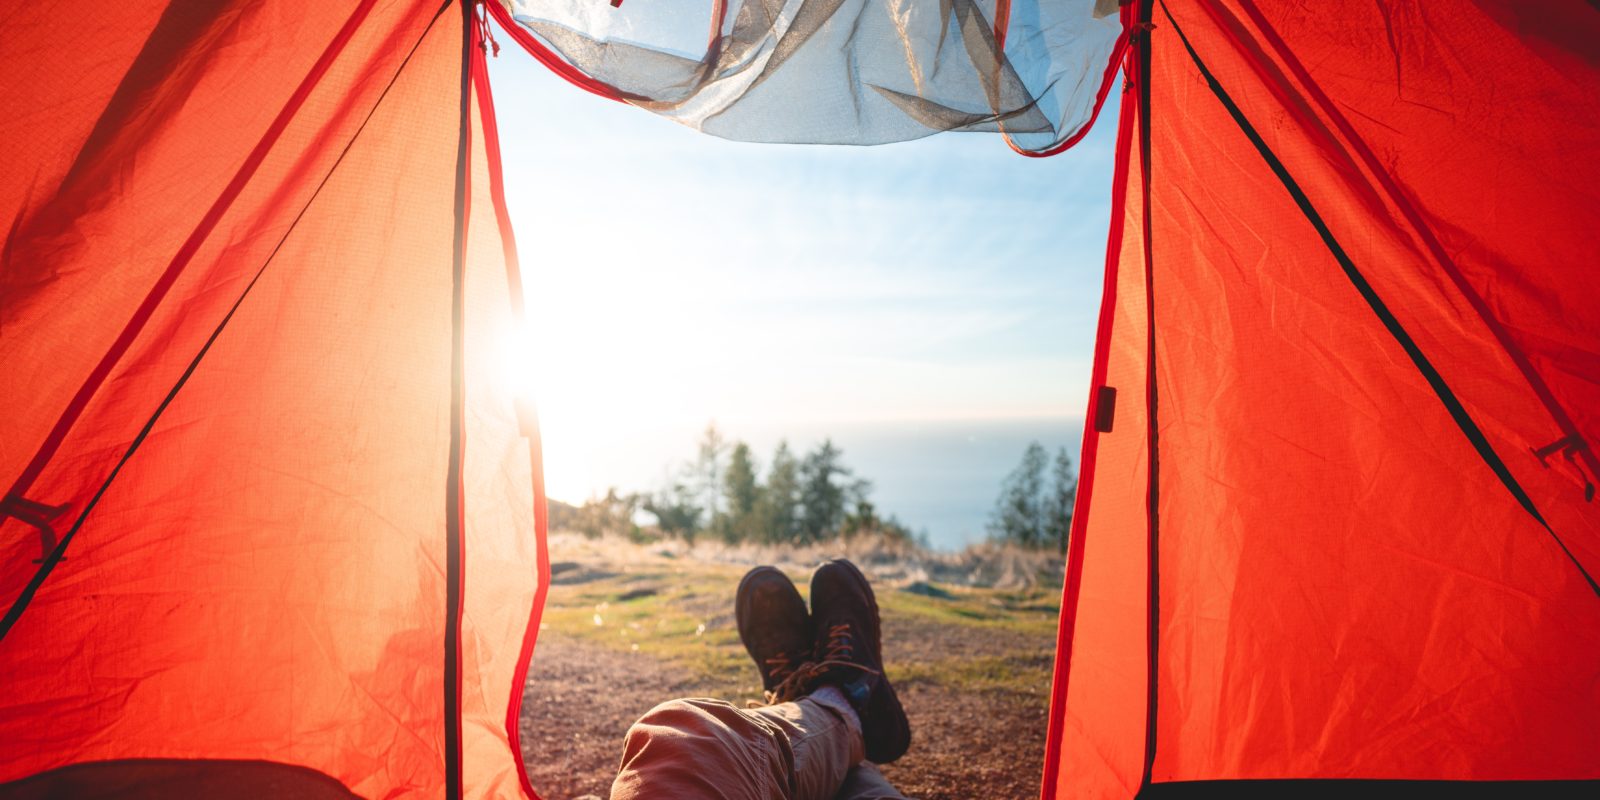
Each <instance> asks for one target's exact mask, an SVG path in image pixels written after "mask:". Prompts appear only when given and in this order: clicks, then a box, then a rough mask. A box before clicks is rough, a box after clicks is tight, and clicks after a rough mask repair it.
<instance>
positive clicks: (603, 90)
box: [483, 3, 627, 102]
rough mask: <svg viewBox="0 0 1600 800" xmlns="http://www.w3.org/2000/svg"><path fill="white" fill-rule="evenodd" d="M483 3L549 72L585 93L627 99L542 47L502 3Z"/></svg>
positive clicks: (512, 36) (504, 29)
mask: <svg viewBox="0 0 1600 800" xmlns="http://www.w3.org/2000/svg"><path fill="white" fill-rule="evenodd" d="M483 5H484V7H485V8H487V9H489V13H490V14H491V15H493V16H494V21H495V22H498V23H500V29H501V30H503V31H505V32H506V34H507V35H509V36H510V37H511V38H512V39H514V40H516V42H517V44H520V45H522V47H523V49H525V50H527V51H528V52H529V53H530V54H532V55H533V57H534V58H536V59H539V63H540V64H543V65H545V67H546V68H548V69H549V70H550V71H551V72H554V73H555V74H557V75H560V76H561V77H563V78H565V79H566V80H567V82H568V83H570V84H572V85H573V86H576V87H578V88H579V89H582V90H584V91H586V92H591V93H593V94H597V95H600V96H601V97H604V98H606V99H608V100H616V101H618V102H627V95H626V94H624V93H623V92H622V91H621V90H620V89H617V88H616V87H615V86H612V85H610V84H607V83H602V82H600V81H597V80H595V79H594V78H591V77H589V76H588V75H585V74H583V73H582V72H581V71H579V70H578V68H577V67H574V66H572V65H571V64H568V63H567V62H566V60H565V59H563V58H562V57H561V56H558V55H556V54H555V53H554V52H551V50H550V48H548V47H545V46H544V44H543V43H541V42H540V41H539V40H538V39H537V38H535V37H534V35H533V34H531V33H529V32H528V29H527V28H524V27H522V26H521V25H518V24H517V21H516V20H514V19H512V18H511V13H510V12H508V11H506V9H505V7H504V6H502V5H500V4H499V3H484V4H483Z"/></svg>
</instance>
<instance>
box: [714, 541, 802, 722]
mask: <svg viewBox="0 0 1600 800" xmlns="http://www.w3.org/2000/svg"><path fill="white" fill-rule="evenodd" d="M733 608H734V612H733V613H734V618H735V619H736V620H737V621H738V623H739V641H741V642H744V649H745V652H747V653H749V654H750V658H752V659H754V660H755V662H756V669H758V670H760V671H761V689H762V693H763V695H764V696H765V697H766V700H767V702H768V703H780V702H783V701H785V700H792V699H794V697H792V696H790V695H793V694H794V690H793V688H792V687H793V686H795V685H796V682H795V681H793V680H791V678H792V677H793V676H794V675H795V671H796V670H797V669H798V668H799V667H800V665H801V663H803V662H805V661H806V660H807V659H809V658H811V640H812V635H811V615H810V614H807V613H806V601H804V600H802V599H800V591H799V590H798V589H796V588H794V581H791V580H789V576H787V575H785V574H783V573H782V572H780V571H779V570H778V569H777V568H775V567H756V568H755V569H753V570H750V571H749V572H747V573H745V576H744V580H741V581H739V592H738V594H736V595H735V596H734V603H733ZM784 687H791V688H784Z"/></svg>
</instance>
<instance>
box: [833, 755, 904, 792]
mask: <svg viewBox="0 0 1600 800" xmlns="http://www.w3.org/2000/svg"><path fill="white" fill-rule="evenodd" d="M833 800H906V796H905V795H903V794H901V793H900V792H899V790H897V789H895V788H894V786H893V785H892V784H890V783H889V779H888V778H885V777H883V773H882V772H879V771H878V768H877V767H876V766H875V765H873V763H872V762H870V761H863V762H861V763H859V764H857V765H855V766H854V767H851V768H850V772H849V774H847V775H845V778H844V785H842V786H840V787H839V792H838V793H837V794H835V795H834V796H833Z"/></svg>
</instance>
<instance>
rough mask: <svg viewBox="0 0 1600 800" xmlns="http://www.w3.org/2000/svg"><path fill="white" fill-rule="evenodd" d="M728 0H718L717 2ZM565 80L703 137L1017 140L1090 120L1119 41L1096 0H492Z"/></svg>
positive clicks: (1119, 27) (1108, 10) (1116, 23)
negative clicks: (963, 134) (992, 136)
mask: <svg viewBox="0 0 1600 800" xmlns="http://www.w3.org/2000/svg"><path fill="white" fill-rule="evenodd" d="M730 5H731V7H730ZM490 8H491V10H492V11H493V12H494V13H495V14H496V16H497V18H498V19H499V20H500V21H501V23H502V24H504V25H505V26H506V28H507V30H509V31H510V32H511V33H512V35H513V38H515V39H516V40H517V41H518V42H519V43H521V44H522V45H523V46H524V47H526V48H527V49H528V50H529V51H530V52H532V53H533V54H534V55H536V56H538V57H539V58H540V59H541V60H542V61H544V62H545V63H546V64H548V65H550V66H551V67H552V68H553V69H555V70H556V71H557V72H558V73H560V74H562V75H564V76H566V77H568V78H569V79H570V80H572V81H573V82H574V83H577V84H578V85H580V86H582V87H584V88H586V89H588V90H590V91H593V92H595V93H597V94H600V95H603V96H606V97H610V98H613V99H617V100H624V101H626V102H629V103H632V104H634V105H637V106H639V107H641V108H644V109H647V110H649V111H652V112H654V113H656V114H660V115H662V116H664V117H667V118H668V119H672V120H674V121H676V122H679V123H682V124H684V125H688V126H690V127H692V128H695V129H697V130H700V131H702V132H705V133H709V134H712V135H714V136H720V137H723V138H727V139H735V140H740V141H751V142H802V143H823V144H881V143H884V142H895V141H903V140H906V139H915V138H919V137H923V136H927V135H929V134H933V133H938V132H940V131H990V132H1001V133H1004V134H1005V135H1006V140H1007V141H1008V142H1009V143H1010V144H1011V145H1012V146H1013V147H1015V148H1017V149H1018V150H1019V151H1020V152H1025V153H1028V154H1032V155H1048V154H1053V153H1059V152H1061V151H1062V150H1065V149H1066V148H1067V147H1068V146H1070V145H1071V144H1072V143H1073V142H1075V141H1077V139H1078V138H1079V137H1080V136H1081V135H1082V134H1083V133H1086V132H1087V131H1088V128H1089V125H1090V124H1091V122H1092V121H1093V120H1094V117H1095V115H1096V113H1097V112H1098V111H1099V109H1100V104H1101V102H1102V101H1103V100H1104V99H1105V96H1106V93H1107V91H1108V90H1109V88H1110V86H1111V83H1112V78H1113V77H1114V75H1115V73H1116V68H1117V64H1118V62H1119V61H1120V56H1121V51H1122V49H1123V46H1124V45H1125V43H1126V36H1125V33H1124V32H1125V29H1126V28H1125V25H1124V21H1123V19H1122V14H1123V11H1122V10H1121V9H1119V7H1118V4H1117V3H1115V2H1108V1H1107V0H1099V1H1098V2H1097V1H1096V0H1058V1H1057V2H1038V0H944V1H943V2H939V3H919V2H906V0H760V2H754V1H752V2H743V3H733V4H729V3H727V2H726V1H725V0H711V1H710V2H692V1H691V0H673V1H671V2H658V1H657V0H646V1H641V2H630V3H621V2H618V3H612V4H607V3H604V2H594V1H593V0H496V2H494V3H491V4H490Z"/></svg>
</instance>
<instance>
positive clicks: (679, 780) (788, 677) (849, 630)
mask: <svg viewBox="0 0 1600 800" xmlns="http://www.w3.org/2000/svg"><path fill="white" fill-rule="evenodd" d="M811 602H812V612H814V614H813V613H810V612H807V611H806V608H805V602H804V601H803V600H802V599H801V598H800V594H799V592H798V591H797V590H796V589H795V587H794V584H793V582H791V581H790V580H789V579H788V577H787V576H785V575H783V573H782V572H780V571H778V570H776V569H773V568H771V567H758V568H756V569H754V570H751V571H750V573H749V574H748V575H746V576H745V580H744V581H742V582H741V583H740V585H739V591H738V593H737V595H736V598H735V617H736V618H737V621H738V625H739V637H740V639H741V640H742V641H743V642H744V645H745V648H746V650H747V651H748V652H749V653H750V657H751V659H752V660H754V661H755V663H756V666H757V668H758V669H759V670H760V672H761V679H762V687H763V689H764V690H765V694H766V698H767V701H768V703H769V705H767V706H766V707H763V708H759V709H755V710H744V709H739V708H735V707H734V706H732V705H730V704H728V703H725V702H722V701H719V700H702V699H695V700H673V701H670V702H667V703H663V704H661V705H659V706H656V707H655V708H654V709H652V710H651V711H650V712H649V713H647V714H645V715H644V716H643V717H641V718H640V719H639V721H638V722H636V723H634V725H633V727H632V728H630V729H629V730H628V735H627V738H626V740H625V742H624V745H623V756H622V766H621V768H620V770H619V771H618V773H617V777H616V780H615V781H614V782H613V784H612V788H611V796H612V797H613V798H614V800H633V799H634V798H657V797H661V798H667V797H670V798H712V799H713V800H717V799H720V800H830V799H831V798H833V797H834V795H835V793H836V792H838V791H839V789H840V786H841V785H843V784H845V782H846V777H847V776H850V775H853V776H854V777H853V779H852V784H851V785H852V786H853V787H854V789H853V791H854V792H856V793H855V794H851V795H849V797H860V798H868V797H882V798H898V797H899V796H900V795H898V794H897V793H893V789H892V787H889V786H888V783H887V781H884V779H883V776H882V775H881V774H880V773H878V772H877V770H876V769H873V768H871V767H867V768H866V769H862V768H859V767H857V765H859V764H862V763H863V759H864V758H866V759H870V760H872V761H876V762H879V763H886V762H889V761H893V760H895V759H897V758H899V757H900V756H901V755H902V754H903V753H905V751H906V748H907V747H908V746H909V745H910V743H911V730H910V726H909V724H908V723H907V721H906V716H905V712H904V710H902V709H901V707H900V702H899V700H898V699H897V698H896V697H895V694H894V688H893V687H892V686H891V685H890V684H889V680H888V677H887V676H886V675H884V672H883V655H882V641H881V638H880V633H879V620H878V606H877V601H876V599H875V598H874V597H873V594H872V588H871V586H870V585H868V583H867V580H866V578H865V577H864V576H863V575H862V574H861V572H860V571H859V570H857V569H856V568H855V566H854V565H852V564H850V563H849V562H848V561H844V560H842V559H840V560H836V561H832V562H829V563H827V564H824V565H823V566H822V567H820V568H818V569H817V571H816V573H815V574H813V576H812V580H811ZM813 616H814V617H815V619H813ZM862 792H866V794H862ZM872 792H877V794H872Z"/></svg>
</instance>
